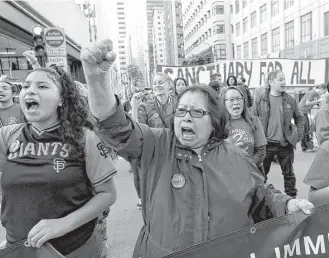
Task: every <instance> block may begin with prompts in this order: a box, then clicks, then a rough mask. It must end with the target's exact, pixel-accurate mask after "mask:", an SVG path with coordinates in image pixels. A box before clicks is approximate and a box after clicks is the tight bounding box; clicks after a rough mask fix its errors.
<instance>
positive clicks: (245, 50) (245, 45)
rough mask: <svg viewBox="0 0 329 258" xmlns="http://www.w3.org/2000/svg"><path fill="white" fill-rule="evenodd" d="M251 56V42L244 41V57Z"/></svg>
mask: <svg viewBox="0 0 329 258" xmlns="http://www.w3.org/2000/svg"><path fill="white" fill-rule="evenodd" d="M248 57H249V42H248V41H247V42H245V43H243V58H244V59H247V58H248Z"/></svg>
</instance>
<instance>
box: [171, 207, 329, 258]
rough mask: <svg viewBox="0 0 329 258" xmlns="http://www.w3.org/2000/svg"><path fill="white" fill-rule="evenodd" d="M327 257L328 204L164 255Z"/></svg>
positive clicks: (174, 257) (193, 257)
mask: <svg viewBox="0 0 329 258" xmlns="http://www.w3.org/2000/svg"><path fill="white" fill-rule="evenodd" d="M200 257H204V258H219V257H221V258H288V257H289V258H290V257H295V258H311V257H312V258H315V257H317V258H320V257H321V258H322V257H323V258H324V257H329V204H326V205H323V206H320V207H317V208H314V209H313V211H312V214H311V215H305V214H304V213H303V212H296V213H293V214H291V215H286V216H282V217H278V218H274V219H271V220H267V221H264V222H261V223H258V224H255V225H254V226H251V227H248V228H244V229H241V230H239V231H237V232H234V233H231V234H228V235H225V236H223V237H220V238H217V239H214V240H210V241H208V242H204V243H202V244H199V245H196V246H193V247H190V248H187V249H185V250H182V251H179V252H177V253H174V254H171V255H168V256H166V257H165V258H200Z"/></svg>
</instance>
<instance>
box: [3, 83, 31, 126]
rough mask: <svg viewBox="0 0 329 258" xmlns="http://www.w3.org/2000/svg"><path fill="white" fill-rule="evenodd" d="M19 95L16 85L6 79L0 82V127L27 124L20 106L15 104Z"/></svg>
mask: <svg viewBox="0 0 329 258" xmlns="http://www.w3.org/2000/svg"><path fill="white" fill-rule="evenodd" d="M17 93H18V88H17V86H16V85H14V84H12V83H11V82H9V81H8V80H6V79H2V80H0V127H2V126H6V125H12V124H20V123H24V122H25V118H24V114H23V112H22V110H21V107H20V105H19V104H17V103H14V97H15V96H16V95H17Z"/></svg>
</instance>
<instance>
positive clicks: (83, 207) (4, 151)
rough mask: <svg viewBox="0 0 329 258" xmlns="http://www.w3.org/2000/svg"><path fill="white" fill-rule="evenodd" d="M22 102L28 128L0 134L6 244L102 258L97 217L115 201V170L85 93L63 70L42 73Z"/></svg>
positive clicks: (34, 75) (36, 73)
mask: <svg viewBox="0 0 329 258" xmlns="http://www.w3.org/2000/svg"><path fill="white" fill-rule="evenodd" d="M19 98H20V105H21V108H22V110H23V112H24V115H25V117H26V119H27V121H28V123H23V124H18V125H9V126H4V127H2V128H0V137H1V139H2V140H1V144H0V158H1V159H0V171H2V172H3V173H2V179H1V181H2V182H1V185H2V187H3V200H2V210H1V212H2V214H1V222H2V225H3V226H4V228H5V229H6V240H7V246H10V245H12V244H13V243H15V242H17V241H20V240H24V239H27V243H28V245H29V246H32V247H40V246H41V245H43V243H45V242H49V243H50V244H51V245H53V247H54V248H55V249H56V250H58V251H59V252H60V253H61V254H62V255H64V256H65V257H67V258H73V257H85V258H101V252H102V240H101V236H100V232H99V230H98V229H97V228H96V224H97V217H98V216H99V215H100V214H101V213H102V212H103V211H105V210H106V209H108V208H109V207H110V206H111V205H112V204H113V203H114V202H115V200H116V189H115V185H114V180H113V176H114V175H115V174H116V168H115V167H114V164H113V161H112V158H111V157H110V155H109V148H108V147H106V146H105V145H104V144H103V143H102V141H101V140H100V139H99V138H98V136H97V135H96V133H95V132H94V131H93V130H92V129H93V126H92V124H91V123H90V122H89V121H88V113H89V111H88V106H87V105H86V103H85V100H84V99H83V98H82V96H81V94H80V90H79V89H78V87H77V85H76V84H75V83H74V82H73V80H72V79H71V77H70V76H69V75H68V74H67V73H66V72H65V71H64V70H63V69H61V68H60V67H56V66H53V67H52V68H37V69H35V70H33V71H32V72H31V73H29V74H28V76H27V77H26V79H25V81H24V83H23V86H22V90H21V92H20V95H19ZM17 204H20V205H17ZM22 214H24V216H22Z"/></svg>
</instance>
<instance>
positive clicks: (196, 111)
mask: <svg viewBox="0 0 329 258" xmlns="http://www.w3.org/2000/svg"><path fill="white" fill-rule="evenodd" d="M190 113H191V116H192V117H195V118H200V117H203V110H199V109H191V111H190Z"/></svg>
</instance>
